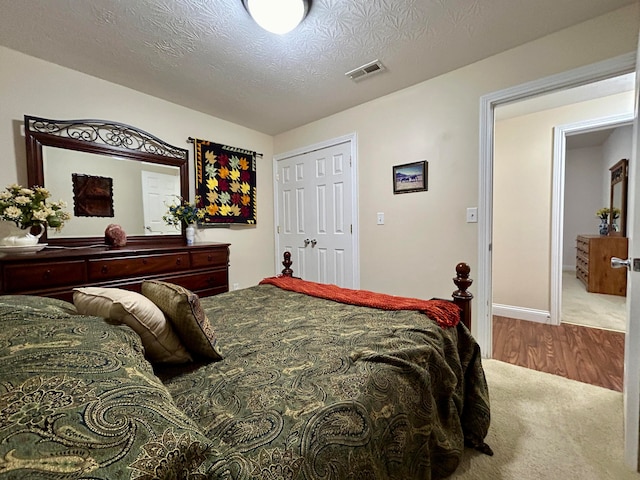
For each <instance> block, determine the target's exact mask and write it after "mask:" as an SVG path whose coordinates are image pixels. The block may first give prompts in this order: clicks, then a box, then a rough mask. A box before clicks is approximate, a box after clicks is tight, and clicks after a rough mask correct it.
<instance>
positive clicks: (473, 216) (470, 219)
mask: <svg viewBox="0 0 640 480" xmlns="http://www.w3.org/2000/svg"><path fill="white" fill-rule="evenodd" d="M467 223H478V207H469V208H467Z"/></svg>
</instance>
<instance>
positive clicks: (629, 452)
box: [611, 41, 640, 471]
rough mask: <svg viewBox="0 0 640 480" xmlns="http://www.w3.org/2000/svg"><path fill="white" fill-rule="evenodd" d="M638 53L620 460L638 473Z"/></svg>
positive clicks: (639, 372)
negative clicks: (622, 430)
mask: <svg viewBox="0 0 640 480" xmlns="http://www.w3.org/2000/svg"><path fill="white" fill-rule="evenodd" d="M638 52H639V53H638V54H637V55H636V93H635V118H634V123H633V150H632V155H631V159H630V162H629V191H628V195H629V196H628V204H627V205H628V209H629V211H628V216H627V218H628V221H629V226H628V228H627V236H628V237H629V253H628V259H626V261H625V262H624V263H625V264H626V265H625V266H627V267H628V268H629V270H628V272H627V335H626V337H625V350H624V430H625V439H624V459H625V463H626V464H627V465H629V466H630V467H631V468H633V469H634V470H635V471H638V470H640V462H639V460H640V459H639V455H638V447H639V446H640V361H639V358H640V208H637V207H638V205H637V200H638V199H640V172H639V171H638V161H639V155H638V153H639V152H638V139H639V138H640V122H638V103H639V100H640V96H639V95H640V89H639V87H638V81H639V79H640V77H639V76H638V58H640V41H639V47H638ZM616 260H617V259H616ZM616 260H614V259H612V260H611V263H612V264H614V263H616ZM623 260H624V259H623ZM618 263H620V262H618Z"/></svg>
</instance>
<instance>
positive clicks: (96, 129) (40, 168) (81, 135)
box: [24, 115, 189, 246]
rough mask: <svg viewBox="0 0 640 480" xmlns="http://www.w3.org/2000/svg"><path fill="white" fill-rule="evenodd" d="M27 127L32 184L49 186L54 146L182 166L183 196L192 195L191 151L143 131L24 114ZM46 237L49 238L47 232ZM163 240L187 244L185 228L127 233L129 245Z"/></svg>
mask: <svg viewBox="0 0 640 480" xmlns="http://www.w3.org/2000/svg"><path fill="white" fill-rule="evenodd" d="M24 129H25V140H26V148H27V178H28V182H29V183H28V184H29V186H33V185H38V186H41V187H45V188H46V187H47V185H46V184H45V178H44V163H43V160H44V157H43V147H45V146H51V147H58V148H63V149H67V150H75V151H81V152H88V153H94V154H99V155H104V156H108V157H118V158H124V159H129V160H137V161H140V162H148V163H152V164H159V165H169V166H174V167H178V169H179V172H180V195H181V196H182V198H189V170H188V158H189V153H188V151H187V150H186V149H184V148H179V147H176V146H173V145H170V144H168V143H166V142H164V141H163V140H160V139H159V138H157V137H155V136H153V135H151V134H150V133H147V132H145V131H143V130H140V129H138V128H135V127H132V126H130V125H126V124H123V123H117V122H109V121H104V120H52V119H46V118H40V117H33V116H28V115H25V117H24ZM106 227H107V222H105V228H106ZM42 238H43V240H45V239H46V233H45V234H44V235H43V237H42ZM46 241H47V242H48V243H49V244H50V245H58V246H88V245H95V244H103V243H104V236H100V237H96V236H87V237H65V238H49V239H46ZM159 243H163V244H166V245H170V244H174V243H180V244H183V243H184V227H183V229H182V235H134V236H127V244H128V245H129V244H132V245H141V246H142V245H145V244H155V245H158V244H159Z"/></svg>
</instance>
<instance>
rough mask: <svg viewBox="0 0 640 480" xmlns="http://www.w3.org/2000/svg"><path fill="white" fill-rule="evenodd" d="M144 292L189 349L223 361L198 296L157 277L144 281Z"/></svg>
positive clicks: (194, 352)
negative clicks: (156, 278)
mask: <svg viewBox="0 0 640 480" xmlns="http://www.w3.org/2000/svg"><path fill="white" fill-rule="evenodd" d="M142 294H143V295H144V296H145V297H147V298H148V299H149V300H151V301H152V302H153V303H155V304H156V305H157V306H158V308H160V310H162V312H163V313H164V314H165V315H166V316H167V318H168V319H169V321H170V322H171V324H172V325H173V328H174V330H175V331H176V332H177V333H178V337H180V340H181V341H182V344H183V345H184V346H186V347H187V350H189V351H190V352H191V353H193V354H195V355H199V356H201V357H206V358H210V359H213V360H222V355H221V354H220V352H219V351H218V348H217V346H216V343H217V339H216V334H215V332H214V330H213V327H212V326H211V323H210V322H209V319H208V318H207V316H206V314H205V313H204V310H203V309H202V305H201V303H200V298H199V297H198V295H196V294H195V293H193V292H192V291H190V290H187V289H186V288H184V287H181V286H179V285H175V284H173V283H168V282H161V281H158V280H145V281H144V282H143V283H142Z"/></svg>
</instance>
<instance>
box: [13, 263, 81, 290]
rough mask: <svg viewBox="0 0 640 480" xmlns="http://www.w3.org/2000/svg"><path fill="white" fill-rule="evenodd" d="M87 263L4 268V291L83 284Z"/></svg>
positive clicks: (39, 264)
mask: <svg viewBox="0 0 640 480" xmlns="http://www.w3.org/2000/svg"><path fill="white" fill-rule="evenodd" d="M86 281H87V279H86V277H85V263H84V261H83V260H76V261H69V262H58V263H33V264H29V265H7V266H5V267H4V291H6V292H17V291H29V290H36V289H45V288H50V287H58V286H61V285H74V284H80V285H81V284H83V283H85V282H86Z"/></svg>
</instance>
